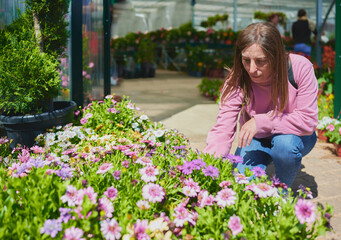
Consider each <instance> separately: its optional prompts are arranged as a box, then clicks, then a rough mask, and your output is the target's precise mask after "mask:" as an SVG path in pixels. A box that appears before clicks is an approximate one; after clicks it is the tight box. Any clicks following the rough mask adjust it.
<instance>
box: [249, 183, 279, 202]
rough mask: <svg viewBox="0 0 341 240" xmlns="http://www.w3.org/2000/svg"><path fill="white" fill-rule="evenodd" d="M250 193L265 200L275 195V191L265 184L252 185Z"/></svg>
mask: <svg viewBox="0 0 341 240" xmlns="http://www.w3.org/2000/svg"><path fill="white" fill-rule="evenodd" d="M252 191H253V192H254V193H255V194H257V195H258V196H259V197H260V198H267V197H271V196H276V195H277V189H276V188H274V187H272V186H270V185H268V184H267V183H258V184H257V185H254V186H253V188H252Z"/></svg>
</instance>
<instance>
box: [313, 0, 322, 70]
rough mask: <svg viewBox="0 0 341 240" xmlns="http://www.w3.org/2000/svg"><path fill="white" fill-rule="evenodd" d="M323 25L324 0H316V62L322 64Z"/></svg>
mask: <svg viewBox="0 0 341 240" xmlns="http://www.w3.org/2000/svg"><path fill="white" fill-rule="evenodd" d="M321 26H322V0H317V1H316V29H317V36H316V41H315V49H316V64H317V65H318V66H319V67H321V66H322V54H321V52H322V51H321V30H322V29H321Z"/></svg>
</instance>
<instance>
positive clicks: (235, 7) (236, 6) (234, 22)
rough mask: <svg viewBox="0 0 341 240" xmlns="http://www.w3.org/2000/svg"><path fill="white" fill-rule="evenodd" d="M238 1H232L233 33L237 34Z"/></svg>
mask: <svg viewBox="0 0 341 240" xmlns="http://www.w3.org/2000/svg"><path fill="white" fill-rule="evenodd" d="M237 10H238V0H234V1H233V31H235V32H237V13H238V11H237Z"/></svg>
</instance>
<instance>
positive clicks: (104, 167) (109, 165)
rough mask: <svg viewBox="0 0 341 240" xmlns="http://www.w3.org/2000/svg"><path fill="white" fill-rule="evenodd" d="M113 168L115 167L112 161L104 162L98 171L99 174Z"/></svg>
mask: <svg viewBox="0 0 341 240" xmlns="http://www.w3.org/2000/svg"><path fill="white" fill-rule="evenodd" d="M112 168H113V166H112V163H104V164H102V165H101V166H99V168H98V170H97V172H96V173H97V174H104V173H106V172H107V171H109V170H110V169H112Z"/></svg>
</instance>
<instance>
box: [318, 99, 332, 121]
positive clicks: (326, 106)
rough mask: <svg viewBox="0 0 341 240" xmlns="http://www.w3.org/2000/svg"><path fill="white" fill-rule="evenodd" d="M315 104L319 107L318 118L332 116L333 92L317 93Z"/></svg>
mask: <svg viewBox="0 0 341 240" xmlns="http://www.w3.org/2000/svg"><path fill="white" fill-rule="evenodd" d="M317 105H318V108H319V120H321V119H323V118H324V117H332V116H334V95H333V94H327V95H325V94H319V95H318V98H317Z"/></svg>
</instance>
